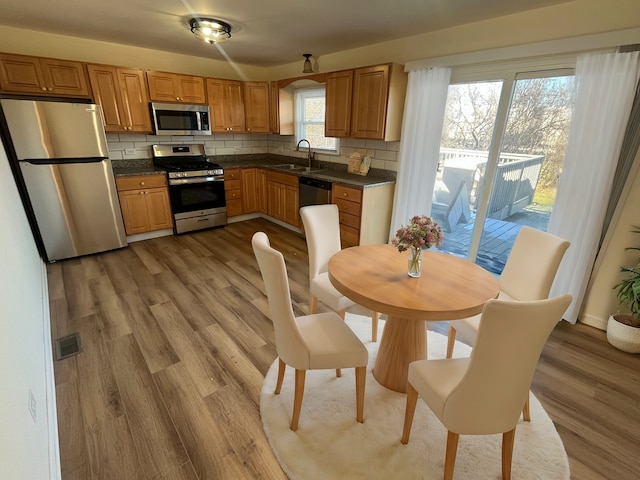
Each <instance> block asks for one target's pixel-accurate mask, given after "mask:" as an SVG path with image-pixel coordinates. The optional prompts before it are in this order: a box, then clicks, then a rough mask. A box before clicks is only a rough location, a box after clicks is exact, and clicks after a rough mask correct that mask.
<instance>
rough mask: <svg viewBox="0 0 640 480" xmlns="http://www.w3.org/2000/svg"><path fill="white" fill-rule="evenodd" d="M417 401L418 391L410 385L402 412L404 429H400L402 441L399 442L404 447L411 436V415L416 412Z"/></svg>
mask: <svg viewBox="0 0 640 480" xmlns="http://www.w3.org/2000/svg"><path fill="white" fill-rule="evenodd" d="M417 401H418V391H417V390H416V389H415V388H413V385H411V384H410V383H409V384H408V385H407V406H406V408H405V410H404V428H403V429H402V439H401V440H400V442H401V443H402V444H404V445H406V444H407V443H409V435H411V424H412V423H413V414H414V413H415V411H416V403H417Z"/></svg>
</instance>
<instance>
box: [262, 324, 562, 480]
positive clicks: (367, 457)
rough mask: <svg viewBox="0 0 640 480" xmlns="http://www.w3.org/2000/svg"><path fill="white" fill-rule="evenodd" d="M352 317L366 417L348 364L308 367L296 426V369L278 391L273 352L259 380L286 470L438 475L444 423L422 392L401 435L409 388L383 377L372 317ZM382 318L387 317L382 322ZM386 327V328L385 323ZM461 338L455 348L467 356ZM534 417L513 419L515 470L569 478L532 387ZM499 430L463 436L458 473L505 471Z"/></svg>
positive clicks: (269, 430)
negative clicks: (360, 348) (363, 357)
mask: <svg viewBox="0 0 640 480" xmlns="http://www.w3.org/2000/svg"><path fill="white" fill-rule="evenodd" d="M346 321H347V323H348V324H349V326H350V327H351V328H352V329H353V330H354V331H355V332H356V334H357V335H358V336H359V337H360V339H361V340H362V341H363V342H364V343H365V345H366V346H367V348H368V349H369V366H368V368H367V383H366V390H365V405H364V423H362V424H360V423H358V422H356V419H355V415H356V410H355V409H356V406H355V402H356V400H355V372H354V369H344V370H343V371H342V377H341V378H337V377H336V376H335V370H314V371H309V372H307V376H306V377H307V378H306V383H305V392H304V399H303V401H302V413H301V415H300V424H299V428H298V431H297V432H292V431H291V430H290V429H289V423H290V420H291V412H292V406H293V384H294V373H293V372H294V371H293V369H292V368H290V367H287V371H286V373H285V379H284V384H283V386H282V392H281V393H280V395H274V393H273V391H274V389H275V384H276V376H277V370H278V368H277V364H278V361H277V360H276V361H275V362H274V363H273V365H271V368H270V369H269V372H268V373H267V376H266V378H265V381H264V384H263V386H262V392H261V396H260V412H261V415H262V423H263V425H264V431H265V433H266V434H267V437H268V439H269V442H270V443H271V448H272V449H273V451H274V452H275V454H276V456H277V458H278V460H279V462H280V465H281V466H282V468H283V470H284V471H285V472H286V473H287V475H289V477H290V478H291V479H297V480H311V479H314V480H315V479H368V480H372V479H389V478H398V479H403V480H409V479H441V478H442V475H443V470H444V456H445V444H446V433H447V432H446V430H445V428H444V427H443V426H442V424H441V423H440V421H439V420H438V419H437V418H436V417H435V416H434V415H433V413H431V410H430V409H429V407H427V405H426V404H425V403H424V402H423V401H422V400H421V399H418V405H417V407H416V413H415V417H414V420H413V428H412V430H411V438H410V439H409V443H408V444H407V445H402V444H401V443H400V437H401V435H402V425H403V421H404V410H405V402H406V396H405V395H404V394H401V393H397V392H393V391H391V390H388V389H386V388H384V387H382V386H380V385H379V384H378V382H377V381H376V380H375V379H374V378H373V375H372V373H371V369H372V368H373V365H374V362H375V358H376V353H377V349H378V343H372V342H371V319H370V318H367V317H361V316H357V315H352V314H347V320H346ZM380 323H381V326H382V325H384V322H380ZM380 331H382V330H380ZM427 339H428V354H429V358H444V357H445V349H446V337H444V336H443V335H440V334H437V333H434V332H431V331H429V332H428V334H427ZM469 351H470V349H469V347H467V346H466V345H463V344H460V343H457V344H456V348H455V354H457V355H460V356H465V355H466V356H468V354H469ZM530 403H531V419H532V421H531V422H530V423H529V422H523V421H522V420H520V422H519V423H518V426H517V427H516V439H515V446H514V454H513V468H512V478H514V479H518V480H523V479H540V480H554V479H568V478H569V462H568V459H567V454H566V452H565V450H564V446H563V445H562V441H561V440H560V437H559V436H558V433H557V432H556V429H555V427H554V426H553V423H552V422H551V419H550V418H549V417H548V415H547V414H546V412H545V411H544V409H543V408H542V406H541V405H540V402H538V400H537V399H536V398H535V397H534V396H533V395H531V401H530ZM501 444H502V435H489V436H469V435H466V436H462V435H461V436H460V441H459V444H458V455H457V458H456V465H455V472H454V478H455V479H456V480H460V479H473V480H479V479H491V480H497V479H499V478H501Z"/></svg>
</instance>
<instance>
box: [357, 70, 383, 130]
mask: <svg viewBox="0 0 640 480" xmlns="http://www.w3.org/2000/svg"><path fill="white" fill-rule="evenodd" d="M388 90H389V65H381V66H378V67H369V68H358V69H356V70H354V72H353V103H352V111H351V115H352V117H351V128H352V131H351V136H353V137H357V138H375V139H380V140H382V139H384V138H383V137H384V130H385V121H386V117H387V92H388Z"/></svg>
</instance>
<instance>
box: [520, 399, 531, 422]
mask: <svg viewBox="0 0 640 480" xmlns="http://www.w3.org/2000/svg"><path fill="white" fill-rule="evenodd" d="M522 419H523V420H524V421H525V422H530V421H531V410H529V396H528V395H527V401H526V402H524V408H523V409H522Z"/></svg>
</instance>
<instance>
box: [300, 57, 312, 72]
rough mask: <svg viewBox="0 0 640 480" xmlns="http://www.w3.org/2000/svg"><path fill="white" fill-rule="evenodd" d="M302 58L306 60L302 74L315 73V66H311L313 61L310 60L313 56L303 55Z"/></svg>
mask: <svg viewBox="0 0 640 480" xmlns="http://www.w3.org/2000/svg"><path fill="white" fill-rule="evenodd" d="M302 56H303V57H304V58H305V61H304V68H303V69H302V73H313V65H311V60H309V57H310V56H311V54H310V53H303V54H302Z"/></svg>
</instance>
